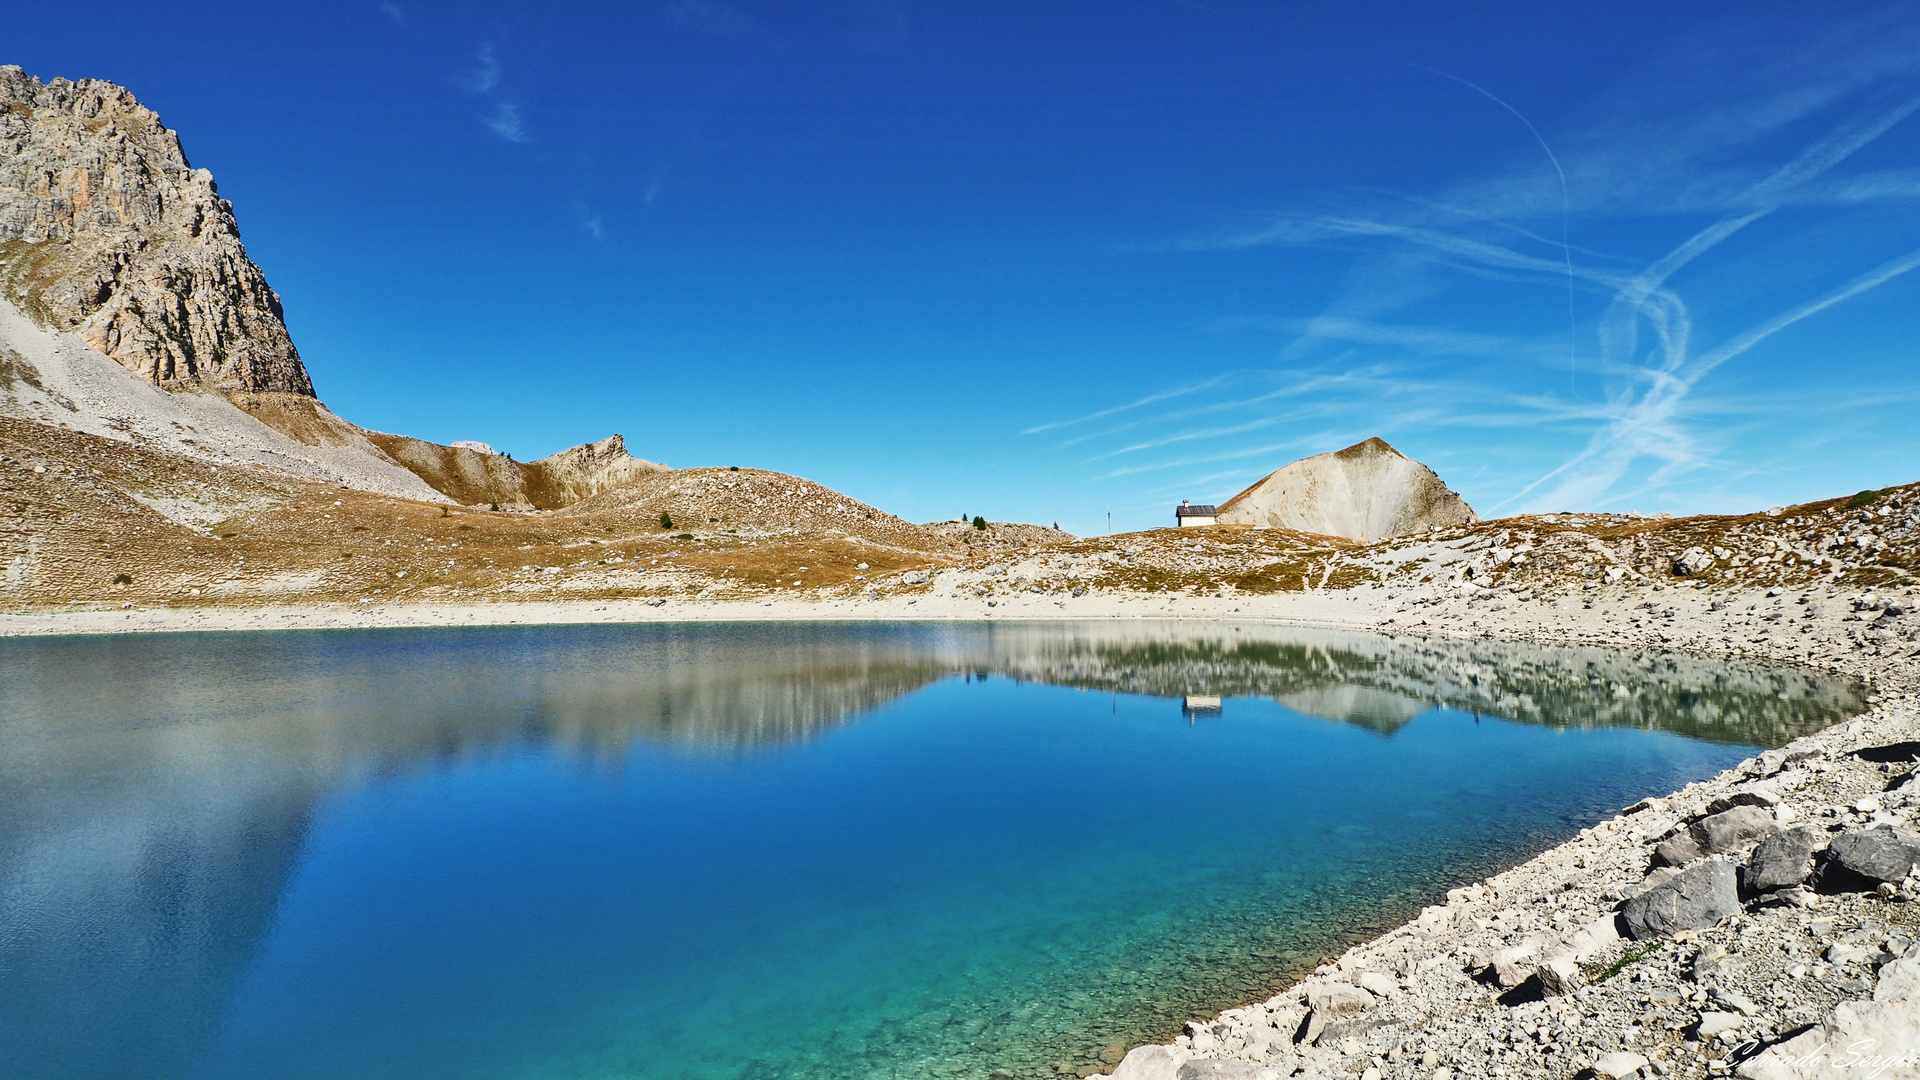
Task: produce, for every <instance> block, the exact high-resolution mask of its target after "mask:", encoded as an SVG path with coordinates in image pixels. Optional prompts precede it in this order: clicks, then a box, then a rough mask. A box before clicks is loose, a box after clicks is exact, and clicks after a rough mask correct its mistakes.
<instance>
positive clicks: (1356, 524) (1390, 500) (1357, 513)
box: [1220, 439, 1478, 541]
mask: <svg viewBox="0 0 1920 1080" xmlns="http://www.w3.org/2000/svg"><path fill="white" fill-rule="evenodd" d="M1475 520H1478V519H1477V518H1476V517H1475V515H1474V512H1473V507H1471V506H1468V505H1467V501H1466V500H1465V499H1462V498H1461V497H1460V496H1459V495H1457V494H1455V493H1454V492H1453V490H1452V489H1451V488H1449V487H1447V485H1446V483H1445V482H1444V481H1442V480H1441V479H1440V477H1439V476H1438V475H1437V474H1436V473H1435V472H1434V471H1433V470H1432V469H1429V468H1427V467H1426V466H1425V465H1422V464H1420V463H1419V462H1417V461H1415V460H1413V459H1412V458H1410V457H1407V456H1406V455H1405V454H1402V453H1401V452H1400V451H1398V450H1395V449H1394V448H1393V447H1391V446H1388V445H1387V443H1386V441H1385V440H1383V439H1368V440H1367V441H1365V442H1362V443H1355V444H1354V445H1352V446H1349V447H1347V448H1346V449H1345V450H1337V451H1334V452H1333V453H1331V454H1318V455H1316V456H1314V457H1310V458H1302V459H1301V460H1299V461H1296V462H1294V463H1293V464H1291V465H1288V466H1286V467H1285V468H1282V469H1279V470H1277V471H1275V472H1273V473H1270V474H1268V475H1267V476H1266V477H1265V478H1264V479H1262V480H1261V481H1260V482H1259V483H1257V484H1254V485H1253V486H1252V487H1250V488H1248V489H1247V490H1245V491H1243V492H1241V493H1240V494H1238V495H1235V496H1234V497H1233V498H1231V499H1228V500H1227V501H1226V502H1225V503H1222V504H1221V506H1220V524H1222V525H1266V526H1269V527H1272V528H1276V529H1295V530H1298V531H1300V532H1310V533H1321V534H1324V535H1327V536H1344V537H1347V538H1348V539H1352V540H1365V541H1374V540H1381V539H1385V538H1386V537H1389V536H1401V535H1404V534H1406V533H1411V532H1419V531H1421V530H1422V529H1426V528H1428V527H1429V526H1439V527H1441V528H1445V527H1447V526H1449V525H1464V524H1467V523H1468V522H1471V521H1475Z"/></svg>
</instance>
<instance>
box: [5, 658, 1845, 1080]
mask: <svg viewBox="0 0 1920 1080" xmlns="http://www.w3.org/2000/svg"><path fill="white" fill-rule="evenodd" d="M1861 694H1862V691H1861V690H1860V689H1859V688H1858V687H1856V686H1854V685H1853V684H1851V683H1849V682H1845V681H1842V680H1838V679H1833V678H1828V677H1826V676H1822V675H1818V674H1815V673H1813V672H1809V671H1803V670H1799V669H1790V668H1784V667H1773V666H1768V665H1764V664H1757V663H1743V662H1735V661H1725V660H1709V659H1703V658H1699V657H1691V656H1685V655H1678V654H1667V653H1655V652H1645V651H1612V650H1607V649H1601V648H1583V647H1574V646H1540V645H1524V644H1513V643H1500V642H1485V641H1473V642H1469V641H1456V640H1447V639H1438V638H1419V637H1408V636H1404V635H1402V636H1385V635H1372V634H1361V633H1344V632H1336V631H1317V630H1301V629H1287V628H1277V627H1273V626H1267V625H1259V624H1251V623H1249V624H1234V623H1193V622H1126V623H1114V622H1101V623H1075V622H1060V623H1027V624H999V625H993V624H951V623H780V624H771V623H748V624H705V625H674V626H646V625H643V626H611V627H609V626H566V627H539V628H527V627H515V628H487V629H461V630H392V631H334V632H293V633H234V634H214V633H204V634H170V635H134V636H121V637H70V638H41V639H12V640H6V641H0V1075H4V1076H7V1077H11V1078H15V1080H39V1078H55V1077H57V1078H61V1080H74V1078H93V1077H101V1078H106V1077H112V1078H115V1080H146V1078H153V1080H161V1078H166V1080H174V1078H182V1080H213V1078H229V1077H231V1078H236V1080H238V1078H247V1080H258V1078H285V1080H307V1078H311V1080H323V1078H324V1080H367V1078H388V1077H391V1078H407V1080H441V1078H456V1077H458V1078H463V1080H468V1078H501V1080H506V1078H513V1080H548V1078H582V1080H603V1078H627V1077H633V1078H647V1080H806V1078H819V1080H866V1078H889V1080H891V1078H906V1077H954V1078H969V1080H988V1078H990V1077H991V1078H994V1080H1008V1078H1017V1080H1028V1078H1048V1080H1055V1078H1059V1077H1064V1076H1073V1077H1079V1076H1082V1075H1085V1074H1086V1073H1088V1072H1091V1071H1094V1070H1096V1069H1100V1068H1103V1067H1110V1066H1111V1064H1112V1063H1113V1062H1114V1061H1116V1060H1118V1056H1119V1053H1120V1052H1121V1051H1123V1050H1124V1049H1125V1048H1127V1047H1131V1046H1133V1045H1136V1044H1139V1043H1141V1042H1147V1041H1164V1040H1165V1039H1168V1038H1170V1037H1171V1036H1172V1035H1174V1034H1176V1033H1177V1032H1178V1030H1179V1029H1180V1026H1181V1024H1182V1023H1183V1022H1185V1021H1187V1020H1189V1019H1194V1018H1198V1017H1203V1016H1208V1015H1211V1014H1213V1013H1215V1012H1217V1011H1219V1010H1221V1009H1223V1008H1228V1007H1232V1006H1236V1005H1241V1004H1245V1003H1247V1002H1250V1001H1255V1000H1259V999H1263V998H1265V997H1267V996H1269V995H1271V994H1272V993H1274V992H1276V991H1277V990H1278V989H1280V988H1283V987H1285V986H1287V985H1289V984H1290V983H1291V982H1293V981H1294V980H1295V979H1297V978H1298V977H1299V976H1300V975H1301V974H1303V973H1304V972H1306V971H1308V970H1310V969H1311V968H1312V967H1313V966H1314V965H1315V964H1317V963H1319V962H1320V960H1321V959H1322V958H1324V957H1326V956H1329V955H1333V954H1337V953H1338V952H1340V951H1341V950H1342V949H1343V948H1344V947H1346V946H1347V945H1349V944H1351V943H1353V942H1355V941H1357V940H1361V939H1364V938H1367V937H1371V936H1374V935H1376V934H1378V933H1381V932H1383V931H1384V930H1386V929H1389V928H1391V927H1392V926H1394V925H1397V924H1399V923H1400V922H1402V921H1404V920H1406V919H1407V918H1409V917H1410V916H1412V915H1413V914H1415V913H1417V911H1418V910H1419V908H1420V907H1421V906H1422V905H1424V904H1428V903H1433V902H1435V901H1436V900H1438V899H1440V898H1441V896H1442V894H1443V893H1444V892H1445V890H1446V889H1448V888H1450V887H1452V886H1456V885H1460V884H1463V883H1466V882H1469V881H1473V880H1476V879H1479V878H1481V877H1484V876H1486V875H1488V874H1490V873H1493V872H1496V871H1498V870H1500V869H1503V868H1505V867H1507V866H1511V865H1514V864H1516V863H1518V862H1521V861H1523V860H1525V859H1527V858H1528V857H1530V856H1532V855H1533V854H1535V853H1537V852H1539V851H1541V850H1543V849H1545V848H1548V847H1551V846H1552V845H1554V844H1556V843H1559V842H1561V841H1563V840H1565V839H1567V838H1569V837H1570V836H1572V835H1573V834H1574V833H1576V832H1578V831H1579V830H1580V829H1581V828H1583V827H1585V826H1587V825H1590V824H1593V823H1594V822H1596V821H1600V820H1603V819H1605V818H1607V817H1610V816H1612V815H1613V814H1614V813H1616V812H1618V810H1619V808H1621V807H1623V806H1626V805H1628V804H1630V803H1632V802H1634V801H1635V800H1638V799H1640V798H1642V797H1644V796H1648V795H1656V794H1665V793H1667V792H1669V791H1672V790H1674V789H1677V788H1679V787H1682V786H1684V785H1685V784H1687V783H1688V782H1689V781H1692V780H1697V779H1701V778H1704V777H1707V776H1710V775H1712V774H1714V773H1716V772H1718V771H1719V770H1721V769H1723V768H1726V767H1727V766H1730V765H1733V764H1735V763H1737V762H1739V761H1741V760H1742V759H1744V758H1747V757H1749V756H1751V755H1753V754H1754V753H1756V752H1757V750H1758V749H1760V748H1765V747H1772V746H1777V745H1780V744H1783V743H1785V742H1787V741H1789V740H1791V739H1793V738H1795V737H1797V736H1799V735H1802V734H1805V733H1807V732H1810V731H1814V730H1816V729H1818V728H1821V727H1824V726H1826V725H1827V724H1830V723H1832V722H1834V721H1835V720H1837V719H1840V718H1842V717H1844V716H1847V715H1849V714H1851V713H1853V712H1857V711H1859V710H1860V709H1861V708H1862V707H1863V706H1862V698H1861Z"/></svg>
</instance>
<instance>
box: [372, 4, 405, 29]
mask: <svg viewBox="0 0 1920 1080" xmlns="http://www.w3.org/2000/svg"><path fill="white" fill-rule="evenodd" d="M374 7H375V8H376V9H378V10H379V12H380V14H382V15H385V16H386V17H387V19H388V21H390V22H392V23H393V25H395V26H405V25H407V12H406V9H404V8H402V7H401V6H400V5H399V4H395V3H392V2H391V0H381V2H380V3H378V4H375V5H374Z"/></svg>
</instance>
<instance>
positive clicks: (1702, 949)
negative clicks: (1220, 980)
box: [1113, 595, 1920, 1080]
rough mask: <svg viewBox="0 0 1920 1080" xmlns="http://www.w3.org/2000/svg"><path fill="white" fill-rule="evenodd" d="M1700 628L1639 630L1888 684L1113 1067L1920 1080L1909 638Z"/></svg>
mask: <svg viewBox="0 0 1920 1080" xmlns="http://www.w3.org/2000/svg"><path fill="white" fill-rule="evenodd" d="M1775 599H1779V597H1775V596H1768V595H1760V596H1757V597H1755V598H1753V604H1752V608H1755V609H1757V608H1759V607H1760V606H1761V605H1763V604H1771V602H1772V601H1773V600H1775ZM1802 599H1803V602H1804V600H1805V598H1802ZM1782 602H1783V603H1784V602H1785V601H1784V600H1783V601H1782ZM1445 606H1446V605H1442V607H1443V610H1444V608H1445ZM1733 606H1735V605H1729V604H1727V603H1725V602H1724V601H1723V602H1719V603H1716V604H1714V605H1713V606H1712V609H1711V610H1712V611H1716V612H1717V611H1720V610H1726V609H1728V608H1730V607H1733ZM1739 606H1742V607H1745V606H1746V605H1739ZM1896 606H1897V605H1896ZM1700 607H1701V608H1702V609H1703V610H1702V611H1701V612H1699V614H1700V615H1706V614H1708V613H1709V612H1708V610H1705V609H1707V607H1708V606H1707V605H1705V604H1702V605H1700ZM1884 610H1885V608H1884V607H1882V608H1879V609H1877V610H1876V611H1874V612H1873V614H1874V615H1875V616H1879V615H1880V614H1881V613H1882V612H1884ZM1452 614H1454V617H1455V620H1458V621H1454V620H1449V621H1454V625H1453V626H1444V627H1434V628H1433V629H1435V630H1439V631H1440V632H1442V633H1446V632H1448V631H1451V632H1452V633H1455V634H1458V633H1460V632H1461V631H1462V630H1466V631H1467V632H1468V633H1470V634H1473V635H1475V636H1489V637H1491V636H1499V637H1509V636H1510V637H1516V638H1528V639H1532V640H1578V639H1588V634H1586V633H1584V632H1570V631H1574V630H1575V628H1574V627H1571V626H1557V627H1556V626H1550V625H1543V622H1544V620H1540V619H1528V618H1525V617H1524V616H1522V617H1519V618H1514V619H1512V620H1511V622H1510V624H1509V625H1505V626H1485V625H1481V626H1472V627H1463V626H1460V625H1459V622H1461V621H1465V620H1464V619H1460V618H1459V614H1460V613H1452ZM1515 614H1516V615H1518V614H1519V613H1515ZM1856 615H1857V612H1856ZM1390 619H1391V616H1389V617H1387V620H1390ZM1489 621H1492V620H1489ZM1502 621H1507V620H1502ZM1701 621H1703V620H1700V619H1690V620H1687V621H1686V622H1683V623H1678V624H1676V623H1673V622H1667V621H1665V620H1663V621H1662V624H1661V626H1660V627H1659V628H1658V629H1657V630H1656V629H1653V628H1651V627H1649V628H1648V629H1647V630H1646V631H1645V633H1646V634H1647V635H1648V636H1652V635H1658V637H1659V638H1660V639H1661V640H1662V641H1668V640H1672V639H1673V638H1675V637H1682V638H1684V639H1685V641H1686V644H1687V645H1689V646H1692V647H1693V648H1694V649H1695V650H1700V651H1708V652H1714V653H1718V654H1721V655H1745V656H1755V657H1765V658H1769V659H1776V660H1784V661H1787V662H1798V663H1803V664H1807V663H1811V664H1813V665H1815V666H1820V667H1823V668H1825V669H1827V670H1829V671H1845V672H1849V673H1851V674H1854V675H1856V676H1858V677H1860V678H1862V679H1863V680H1865V681H1866V682H1867V683H1868V684H1869V686H1870V687H1871V688H1872V689H1873V690H1874V693H1873V694H1872V695H1871V696H1870V697H1869V698H1868V702H1869V708H1868V711H1867V712H1866V713H1865V714H1863V715H1862V716H1859V717H1857V718H1854V719H1852V720H1849V721H1847V722H1845V723H1842V724H1839V725H1835V726H1834V727H1832V728H1829V729H1827V730H1825V731H1822V732H1819V733H1816V734H1813V735H1810V736H1806V737H1804V738H1801V739H1798V740H1795V741H1794V742H1792V743H1790V744H1788V745H1787V746H1785V747H1782V748H1779V749H1775V750H1769V751H1767V752H1765V753H1763V754H1761V755H1759V756H1758V757H1755V758H1752V759H1749V760H1748V761H1745V762H1743V763H1741V764H1740V765H1739V766H1737V767H1735V768H1733V769H1729V770H1727V771H1726V772H1723V773H1722V774H1720V775H1719V776H1717V777H1714V778H1712V779H1711V780H1707V781H1703V782H1698V783H1695V784H1691V785H1688V786H1687V787H1686V788H1685V789H1683V790H1681V791H1679V792H1675V793H1673V794H1671V795H1669V796H1666V797H1662V798H1650V799H1646V800H1643V801H1642V802H1640V803H1637V804H1635V805H1634V806H1631V807H1627V808H1625V809H1623V810H1622V812H1621V813H1620V814H1619V815H1617V816H1616V817H1614V818H1612V819H1611V820H1609V821H1605V822H1602V823H1600V824H1598V825H1596V826H1594V827H1592V828H1590V829H1586V830H1583V831H1582V832H1581V833H1580V835H1579V836H1577V837H1575V838H1574V839H1572V840H1570V841H1568V842H1567V843H1565V844H1562V845H1560V846H1559V847H1556V848H1553V849H1552V850H1549V851H1547V852H1545V853H1543V854H1541V855H1540V856H1538V857H1536V858H1534V859H1532V860H1529V861H1528V862H1526V863H1524V864H1522V865H1520V866H1517V867H1514V868H1513V869H1511V870H1508V871H1506V872H1504V873H1502V874H1499V875H1497V876H1495V877H1493V878H1490V879H1488V880H1486V881H1484V882H1480V883H1477V884H1474V885H1470V886H1466V887H1463V888H1458V889H1454V890H1451V891H1450V892H1449V893H1448V897H1447V901H1446V903H1444V904H1440V905H1436V906H1433V907H1429V908H1427V909H1426V910H1424V911H1423V912H1422V913H1421V915H1420V917H1419V918H1418V919H1417V920H1415V921H1413V922H1410V923H1408V924H1406V925H1405V926H1402V927H1400V928H1398V929H1396V930H1394V931H1392V932H1390V933H1388V934H1386V935H1384V936H1382V937H1379V938H1376V939H1374V940H1373V941H1370V942H1367V943H1364V944H1362V945H1359V946H1356V947H1354V948H1353V949H1351V950H1349V951H1348V952H1346V953H1345V954H1343V955H1342V956H1340V957H1339V958H1338V959H1337V960H1334V961H1333V962H1330V963H1328V964H1324V965H1322V966H1321V967H1320V968H1318V969H1317V970H1316V971H1315V972H1314V973H1313V974H1312V975H1311V976H1310V977H1308V978H1307V979H1305V980H1303V981H1302V982H1301V983H1300V984H1299V985H1297V986H1295V987H1293V988H1292V989H1289V990H1287V991H1285V992H1283V993H1281V994H1279V995H1277V996H1275V997H1273V998H1271V999H1269V1000H1267V1001H1265V1002H1260V1003H1257V1004H1253V1005H1249V1006H1247V1007H1245V1008H1241V1009H1234V1010H1229V1011H1227V1012H1225V1013H1222V1014H1221V1015H1220V1016H1218V1017H1216V1018H1214V1019H1212V1020H1210V1021H1199V1022H1193V1023H1190V1024H1188V1025H1187V1029H1186V1033H1185V1034H1183V1035H1182V1036H1180V1037H1179V1038H1177V1039H1175V1040H1174V1042H1173V1043H1171V1044H1168V1045H1165V1046H1145V1047H1138V1048H1135V1049H1134V1050H1132V1051H1131V1052H1129V1054H1128V1055H1127V1056H1126V1058H1125V1059H1124V1060H1123V1061H1122V1062H1120V1064H1119V1066H1118V1067H1117V1068H1116V1069H1115V1070H1114V1072H1113V1075H1114V1076H1115V1077H1116V1078H1118V1080H1279V1078H1283V1077H1313V1078H1319V1077H1327V1078H1354V1080H1468V1078H1494V1077H1501V1078H1506V1077H1554V1078H1573V1080H1586V1078H1599V1080H1629V1078H1635V1080H1638V1078H1651V1077H1720V1076H1738V1077H1744V1078H1749V1080H1812V1078H1816V1077H1845V1076H1872V1077H1887V1078H1893V1077H1920V867H1917V866H1916V859H1920V829H1916V828H1915V817H1916V816H1920V782H1917V781H1915V779H1914V774H1915V771H1916V764H1915V763H1916V761H1920V692H1916V691H1920V677H1917V676H1920V672H1917V671H1916V665H1915V663H1914V656H1913V655H1911V654H1910V652H1909V649H1910V646H1908V647H1896V648H1893V649H1888V648H1887V647H1886V645H1887V644H1888V642H1886V641H1869V640H1868V639H1866V638H1864V637H1863V636H1861V635H1859V634H1858V633H1855V634H1852V635H1846V634H1844V633H1839V634H1834V635H1832V636H1831V637H1829V636H1828V635H1820V637H1819V638H1817V639H1815V640H1816V641H1817V644H1815V645H1814V646H1813V647H1811V648H1807V647H1805V646H1803V645H1802V643H1801V642H1791V643H1789V642H1788V641H1785V640H1783V641H1781V642H1780V643H1779V644H1780V645H1789V644H1790V647H1791V652H1789V651H1788V649H1787V648H1780V647H1778V646H1777V645H1775V643H1774V642H1771V641H1767V640H1764V639H1757V640H1753V641H1739V642H1736V641H1735V639H1734V638H1733V636H1732V635H1724V636H1723V635H1720V634H1716V633H1714V632H1713V629H1714V628H1710V627H1703V626H1701V625H1699V623H1700V622H1701ZM1422 629H1423V630H1424V629H1426V628H1424V627H1423V628H1422ZM1635 629H1636V630H1638V629H1639V628H1637V627H1636V628H1635ZM1502 631H1505V632H1504V633H1502ZM1630 636H1631V637H1636V638H1637V637H1641V636H1642V635H1641V634H1640V633H1635V634H1632V635H1630ZM1803 640H1805V639H1803ZM1624 643H1625V642H1623V644H1624ZM1716 646H1717V647H1716ZM1783 653H1784V654H1785V655H1781V654H1783ZM1769 654H1772V655H1769Z"/></svg>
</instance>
